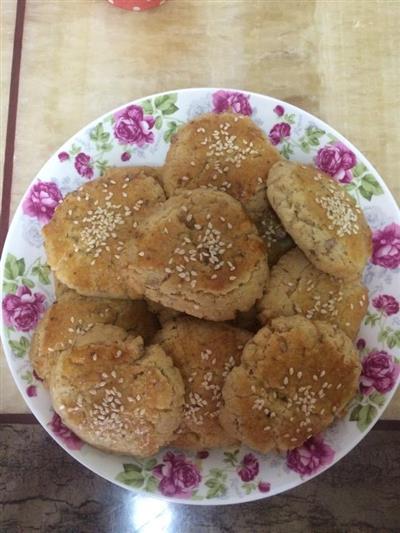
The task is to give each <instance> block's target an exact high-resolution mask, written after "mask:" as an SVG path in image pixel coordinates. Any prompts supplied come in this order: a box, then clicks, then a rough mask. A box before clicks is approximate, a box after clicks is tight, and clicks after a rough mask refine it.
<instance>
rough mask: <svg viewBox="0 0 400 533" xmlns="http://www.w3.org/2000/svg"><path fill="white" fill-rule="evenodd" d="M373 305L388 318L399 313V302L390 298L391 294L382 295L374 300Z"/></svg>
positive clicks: (392, 297)
mask: <svg viewBox="0 0 400 533" xmlns="http://www.w3.org/2000/svg"><path fill="white" fill-rule="evenodd" d="M372 305H373V306H374V307H375V309H378V311H382V312H383V313H384V314H385V315H386V316H390V315H395V314H396V313H398V312H399V309H400V305H399V302H398V301H397V300H396V298H394V296H390V294H380V295H379V296H376V297H375V298H373V300H372Z"/></svg>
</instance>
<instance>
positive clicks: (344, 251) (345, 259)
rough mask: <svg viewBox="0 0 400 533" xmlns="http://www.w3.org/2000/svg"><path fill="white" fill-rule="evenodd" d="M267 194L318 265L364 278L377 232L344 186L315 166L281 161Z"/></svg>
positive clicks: (347, 276) (331, 271) (334, 272)
mask: <svg viewBox="0 0 400 533" xmlns="http://www.w3.org/2000/svg"><path fill="white" fill-rule="evenodd" d="M267 194H268V199H269V201H270V203H271V205H272V207H273V209H274V210H275V211H276V213H277V214H278V216H279V218H280V220H281V221H282V224H283V225H284V227H285V228H286V231H287V232H288V233H289V234H290V235H291V237H292V238H293V240H294V241H295V242H296V244H297V246H298V247H299V248H301V250H302V251H303V252H304V254H305V255H306V256H307V258H308V259H309V261H311V263H312V264H313V265H314V266H315V267H316V268H318V269H319V270H322V271H323V272H326V273H327V274H331V275H333V276H337V277H340V278H345V279H354V278H357V277H360V275H361V273H362V271H363V269H364V267H365V264H366V262H367V260H368V258H369V256H370V253H371V230H370V228H369V226H368V224H367V221H366V220H365V217H364V214H363V213H362V211H361V209H360V207H359V206H358V205H357V203H356V202H355V200H354V199H353V198H352V197H351V196H350V195H349V194H347V192H346V191H345V190H344V189H343V187H341V186H340V185H339V184H338V183H337V182H336V181H334V180H333V179H332V178H331V177H330V176H328V175H327V174H324V173H323V172H321V171H319V170H318V169H316V168H314V167H311V166H303V165H298V164H295V163H290V162H289V161H281V162H279V163H276V164H275V165H274V166H273V167H272V169H271V170H270V173H269V178H268V189H267Z"/></svg>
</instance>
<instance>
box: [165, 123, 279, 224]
mask: <svg viewBox="0 0 400 533" xmlns="http://www.w3.org/2000/svg"><path fill="white" fill-rule="evenodd" d="M279 159H280V156H279V153H278V151H277V150H276V149H275V148H274V147H273V146H272V145H271V144H270V142H269V141H268V139H267V137H266V135H265V134H264V132H263V131H262V130H261V129H260V128H259V127H258V126H257V125H256V124H255V123H254V122H253V121H252V120H251V119H250V118H248V117H245V116H241V115H237V114H234V113H219V114H215V113H208V114H205V115H201V116H199V117H196V118H195V119H194V120H192V121H191V122H189V123H188V124H185V125H184V126H182V127H181V128H180V129H179V130H178V132H177V133H176V135H175V136H174V137H173V138H172V142H171V147H170V149H169V151H168V154H167V159H166V162H165V166H164V173H163V182H164V188H165V191H166V193H167V196H168V197H169V196H172V195H174V194H176V193H177V191H182V189H196V188H198V187H205V188H211V189H212V190H218V191H223V192H226V193H228V194H230V195H232V196H233V197H234V198H236V199H237V200H239V201H240V202H241V203H242V204H243V206H244V207H245V208H246V209H247V211H248V213H249V214H250V215H251V217H252V218H254V219H258V218H259V216H260V214H262V212H263V210H264V208H265V207H266V198H265V190H266V182H267V177H268V172H269V169H270V168H271V166H272V165H273V164H274V163H275V162H276V161H278V160H279Z"/></svg>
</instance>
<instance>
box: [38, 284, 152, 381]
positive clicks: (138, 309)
mask: <svg viewBox="0 0 400 533" xmlns="http://www.w3.org/2000/svg"><path fill="white" fill-rule="evenodd" d="M96 324H103V325H113V326H118V327H120V328H123V329H124V330H127V331H129V333H130V334H131V335H134V336H136V335H140V336H141V337H143V338H144V340H145V341H146V342H148V341H149V340H150V339H151V338H152V337H153V335H154V334H155V332H156V331H157V328H158V323H157V319H156V317H155V316H154V315H153V314H152V313H150V312H149V311H148V309H147V305H146V302H144V301H143V300H135V301H129V300H116V299H111V298H90V297H86V296H80V295H79V294H76V293H75V292H73V291H69V292H68V293H66V294H64V295H63V296H62V297H61V298H60V299H59V300H58V301H56V302H55V303H54V304H53V305H52V306H51V307H49V309H47V311H46V313H45V314H44V316H43V317H42V319H41V321H40V322H39V324H38V326H37V328H36V330H35V334H34V342H32V343H31V347H30V353H29V356H30V359H31V361H32V365H33V368H34V369H35V371H36V373H37V374H38V376H40V377H41V378H42V379H43V380H44V381H45V383H47V382H48V379H49V377H50V371H51V367H52V366H53V365H54V363H55V361H56V360H57V358H58V357H59V355H60V353H61V352H62V351H63V350H66V349H68V348H70V347H71V346H73V345H74V344H75V343H76V340H77V339H78V338H79V337H80V336H81V335H83V334H84V333H87V332H88V331H90V330H91V329H92V328H93V326H94V325H96Z"/></svg>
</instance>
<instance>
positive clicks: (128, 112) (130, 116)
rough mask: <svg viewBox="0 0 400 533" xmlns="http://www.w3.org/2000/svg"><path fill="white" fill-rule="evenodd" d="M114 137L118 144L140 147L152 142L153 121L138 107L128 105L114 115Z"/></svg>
mask: <svg viewBox="0 0 400 533" xmlns="http://www.w3.org/2000/svg"><path fill="white" fill-rule="evenodd" d="M114 119H115V124H114V136H115V137H116V139H117V140H118V142H119V143H120V144H136V146H139V147H142V146H144V145H145V144H151V143H153V142H154V133H153V132H152V131H151V129H152V128H153V127H154V123H155V119H154V118H153V117H152V116H150V115H144V113H143V109H142V108H141V107H140V106H138V105H130V106H128V107H126V108H125V109H123V110H122V111H118V112H117V113H116V114H115V115H114Z"/></svg>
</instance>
